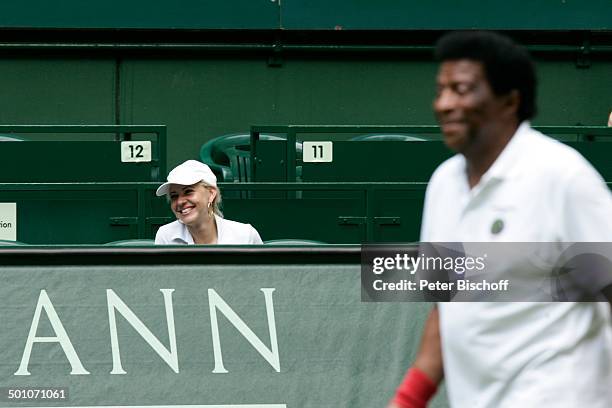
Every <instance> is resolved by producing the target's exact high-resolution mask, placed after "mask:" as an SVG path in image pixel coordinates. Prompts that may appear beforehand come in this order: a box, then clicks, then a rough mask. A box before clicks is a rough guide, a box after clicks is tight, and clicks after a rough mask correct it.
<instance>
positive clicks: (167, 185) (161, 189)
mask: <svg viewBox="0 0 612 408" xmlns="http://www.w3.org/2000/svg"><path fill="white" fill-rule="evenodd" d="M170 184H173V183H167V182H166V183H164V184H162V185H161V186H159V187H157V191H155V195H156V196H158V197H161V196H165V195H166V194H168V190H169V189H170Z"/></svg>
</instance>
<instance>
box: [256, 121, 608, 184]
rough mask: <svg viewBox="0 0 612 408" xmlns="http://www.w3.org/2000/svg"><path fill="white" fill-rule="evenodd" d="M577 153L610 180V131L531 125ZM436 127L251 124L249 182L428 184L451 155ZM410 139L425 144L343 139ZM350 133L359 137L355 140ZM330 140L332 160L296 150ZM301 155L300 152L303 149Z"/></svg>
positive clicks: (604, 129) (601, 127)
mask: <svg viewBox="0 0 612 408" xmlns="http://www.w3.org/2000/svg"><path fill="white" fill-rule="evenodd" d="M535 128H536V129H537V130H540V131H541V132H543V133H544V134H547V135H549V136H552V137H554V138H556V139H558V140H560V141H563V142H564V143H567V144H568V145H570V146H572V147H573V148H575V149H576V150H578V151H579V152H580V153H581V154H582V155H584V156H585V157H586V158H587V160H589V161H590V162H591V164H593V166H594V167H595V168H596V169H597V170H598V171H599V172H600V173H601V174H602V175H603V177H604V179H605V180H606V181H612V160H610V154H612V128H609V127H605V126H536V127H535ZM439 132H440V130H439V127H438V126H355V125H345V126H308V125H287V126H253V127H252V128H251V157H250V165H251V176H252V177H251V178H250V179H251V180H253V181H293V180H296V179H300V180H301V181H306V182H318V181H327V182H341V181H355V182H356V181H364V182H373V181H381V182H385V181H386V182H389V181H397V182H401V181H413V182H427V181H428V180H429V177H430V176H431V174H432V173H433V171H434V170H435V168H436V167H437V166H438V165H439V164H440V163H442V162H443V161H444V160H445V159H447V158H449V157H450V156H451V155H452V152H450V151H449V150H448V149H447V148H446V147H445V146H444V144H443V142H441V141H440V140H441V136H440V134H439ZM260 134H277V135H284V136H285V137H286V138H287V141H286V142H285V141H278V140H275V141H267V140H260V138H259V135H260ZM367 134H378V135H384V134H387V135H392V136H395V135H410V136H412V137H418V138H421V139H423V140H424V141H405V142H399V141H390V140H383V141H356V140H353V141H347V140H346V139H347V138H351V137H352V138H353V139H362V136H363V135H367ZM355 135H360V136H357V137H355ZM309 140H310V141H331V142H332V143H333V155H332V156H333V159H332V160H331V161H329V162H304V161H303V160H302V157H300V155H299V154H298V152H297V149H296V148H295V147H294V146H296V142H297V143H298V145H299V144H300V143H302V142H303V141H309ZM302 150H303V153H305V149H302Z"/></svg>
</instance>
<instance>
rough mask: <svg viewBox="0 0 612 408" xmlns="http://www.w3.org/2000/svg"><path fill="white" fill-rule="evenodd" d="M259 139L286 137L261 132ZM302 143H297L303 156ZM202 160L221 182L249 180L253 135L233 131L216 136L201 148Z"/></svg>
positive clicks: (298, 153) (281, 138)
mask: <svg viewBox="0 0 612 408" xmlns="http://www.w3.org/2000/svg"><path fill="white" fill-rule="evenodd" d="M259 140H262V141H271V140H285V138H284V137H280V136H274V135H267V134H261V135H259ZM301 154H302V144H301V143H296V155H298V156H300V157H301ZM200 161H202V163H206V164H208V166H209V167H210V168H211V170H212V171H213V173H215V175H216V176H217V180H218V181H219V182H247V181H253V180H252V177H251V135H250V134H248V133H232V134H228V135H222V136H218V137H215V138H214V139H211V140H209V141H208V142H206V143H204V144H203V145H202V147H201V148H200Z"/></svg>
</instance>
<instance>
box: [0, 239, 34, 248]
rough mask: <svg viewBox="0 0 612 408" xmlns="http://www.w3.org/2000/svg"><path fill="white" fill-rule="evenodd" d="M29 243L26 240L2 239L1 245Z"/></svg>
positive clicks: (0, 240)
mask: <svg viewBox="0 0 612 408" xmlns="http://www.w3.org/2000/svg"><path fill="white" fill-rule="evenodd" d="M20 245H28V244H26V243H25V242H19V241H11V240H9V239H0V246H20Z"/></svg>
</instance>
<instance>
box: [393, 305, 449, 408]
mask: <svg viewBox="0 0 612 408" xmlns="http://www.w3.org/2000/svg"><path fill="white" fill-rule="evenodd" d="M443 376H444V370H443V364H442V347H441V343H440V326H439V314H438V309H437V308H434V309H433V310H432V311H431V313H430V314H429V317H428V318H427V321H426V322H425V328H424V329H423V337H422V338H421V345H420V347H419V351H418V353H417V356H416V360H415V362H414V365H413V366H412V367H411V368H410V369H409V370H408V372H407V373H406V377H405V378H404V381H403V382H402V384H401V385H400V386H399V388H398V389H397V392H396V394H395V397H394V398H393V400H392V401H391V402H390V403H389V405H388V407H387V408H425V407H427V403H428V401H429V399H430V398H431V397H432V396H433V395H434V394H435V392H436V389H437V386H438V384H439V383H440V381H441V380H442V377H443Z"/></svg>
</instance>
